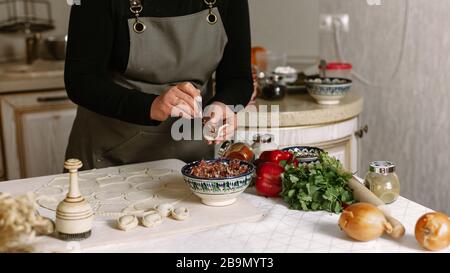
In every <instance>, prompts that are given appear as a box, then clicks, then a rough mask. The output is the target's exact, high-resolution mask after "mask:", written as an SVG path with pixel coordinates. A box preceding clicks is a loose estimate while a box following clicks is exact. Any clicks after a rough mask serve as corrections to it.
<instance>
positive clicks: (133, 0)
mask: <svg viewBox="0 0 450 273" xmlns="http://www.w3.org/2000/svg"><path fill="white" fill-rule="evenodd" d="M143 9H144V7H143V6H142V3H141V0H130V10H131V12H132V13H133V14H134V16H135V17H136V19H135V22H134V25H133V29H134V31H135V32H136V33H142V32H144V31H145V29H146V26H145V24H144V23H142V22H141V21H140V20H139V15H140V14H141V12H142V10H143Z"/></svg>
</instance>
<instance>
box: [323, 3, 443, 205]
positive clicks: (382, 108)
mask: <svg viewBox="0 0 450 273" xmlns="http://www.w3.org/2000/svg"><path fill="white" fill-rule="evenodd" d="M376 2H380V4H381V5H372V6H371V5H368V3H376ZM449 10H450V1H448V0H433V1H426V0H397V1H387V0H380V1H366V0H320V13H348V14H349V15H350V32H349V33H343V34H342V35H341V37H340V38H341V39H340V44H341V45H342V54H343V56H345V59H344V60H345V61H350V62H351V63H353V64H354V67H355V69H356V71H357V73H359V74H361V76H362V77H364V78H365V80H366V81H368V82H369V83H370V84H365V83H363V82H362V81H360V80H356V81H355V88H357V89H359V90H360V91H361V92H362V93H363V94H364V99H365V108H364V113H363V115H362V124H368V125H369V134H368V135H367V136H365V137H364V139H363V140H362V161H361V162H362V167H361V168H360V175H361V174H362V175H364V173H365V171H366V170H367V164H368V163H369V162H370V161H372V160H385V159H386V160H391V161H394V162H395V163H397V164H398V174H399V176H400V179H401V184H402V195H404V196H405V197H407V198H410V199H412V200H414V201H417V202H419V203H422V204H424V205H426V206H429V207H431V208H433V209H436V210H442V211H446V212H447V213H450V198H449V197H450V134H449V133H450V122H449V118H450V93H449V90H450V81H449V77H448V74H449V73H450V17H449V16H448V11H449ZM405 16H406V17H405ZM405 18H406V20H405ZM405 22H406V25H405ZM404 30H406V32H405V33H406V35H405V36H404V35H403V32H404ZM403 37H404V44H403V45H402V40H403ZM320 44H321V50H320V51H321V55H322V56H323V57H325V58H327V59H328V60H336V59H338V58H337V53H336V44H335V40H334V38H333V35H332V34H325V33H322V34H321V35H320ZM402 51H403V55H402V53H401V52H402ZM399 58H401V59H400V63H399V66H398V73H396V74H395V75H394V76H393V78H392V80H390V79H391V76H392V75H393V73H394V71H395V68H396V64H397V62H398V61H399ZM374 85H375V86H374ZM378 85H379V86H378Z"/></svg>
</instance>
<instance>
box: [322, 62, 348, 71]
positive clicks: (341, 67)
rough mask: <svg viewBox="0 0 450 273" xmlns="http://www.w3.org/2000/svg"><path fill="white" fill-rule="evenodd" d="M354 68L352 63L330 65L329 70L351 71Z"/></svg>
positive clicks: (328, 65)
mask: <svg viewBox="0 0 450 273" xmlns="http://www.w3.org/2000/svg"><path fill="white" fill-rule="evenodd" d="M352 68H353V66H352V64H350V63H329V64H327V70H350V69H352Z"/></svg>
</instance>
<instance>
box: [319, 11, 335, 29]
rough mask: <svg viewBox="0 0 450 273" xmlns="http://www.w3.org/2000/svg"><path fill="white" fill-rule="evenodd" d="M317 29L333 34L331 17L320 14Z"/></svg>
mask: <svg viewBox="0 0 450 273" xmlns="http://www.w3.org/2000/svg"><path fill="white" fill-rule="evenodd" d="M319 29H320V31H324V32H333V15H331V14H321V15H320V21H319Z"/></svg>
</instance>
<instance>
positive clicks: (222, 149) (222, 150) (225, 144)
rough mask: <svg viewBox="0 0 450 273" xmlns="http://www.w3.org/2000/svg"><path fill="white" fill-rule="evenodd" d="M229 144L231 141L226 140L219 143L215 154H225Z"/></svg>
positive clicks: (221, 155)
mask: <svg viewBox="0 0 450 273" xmlns="http://www.w3.org/2000/svg"><path fill="white" fill-rule="evenodd" d="M231 144H232V143H231V141H229V140H226V141H224V142H223V143H222V144H221V145H220V147H219V150H218V151H217V155H218V156H219V158H220V157H224V156H225V154H226V153H227V151H228V149H229V148H230V146H231Z"/></svg>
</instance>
